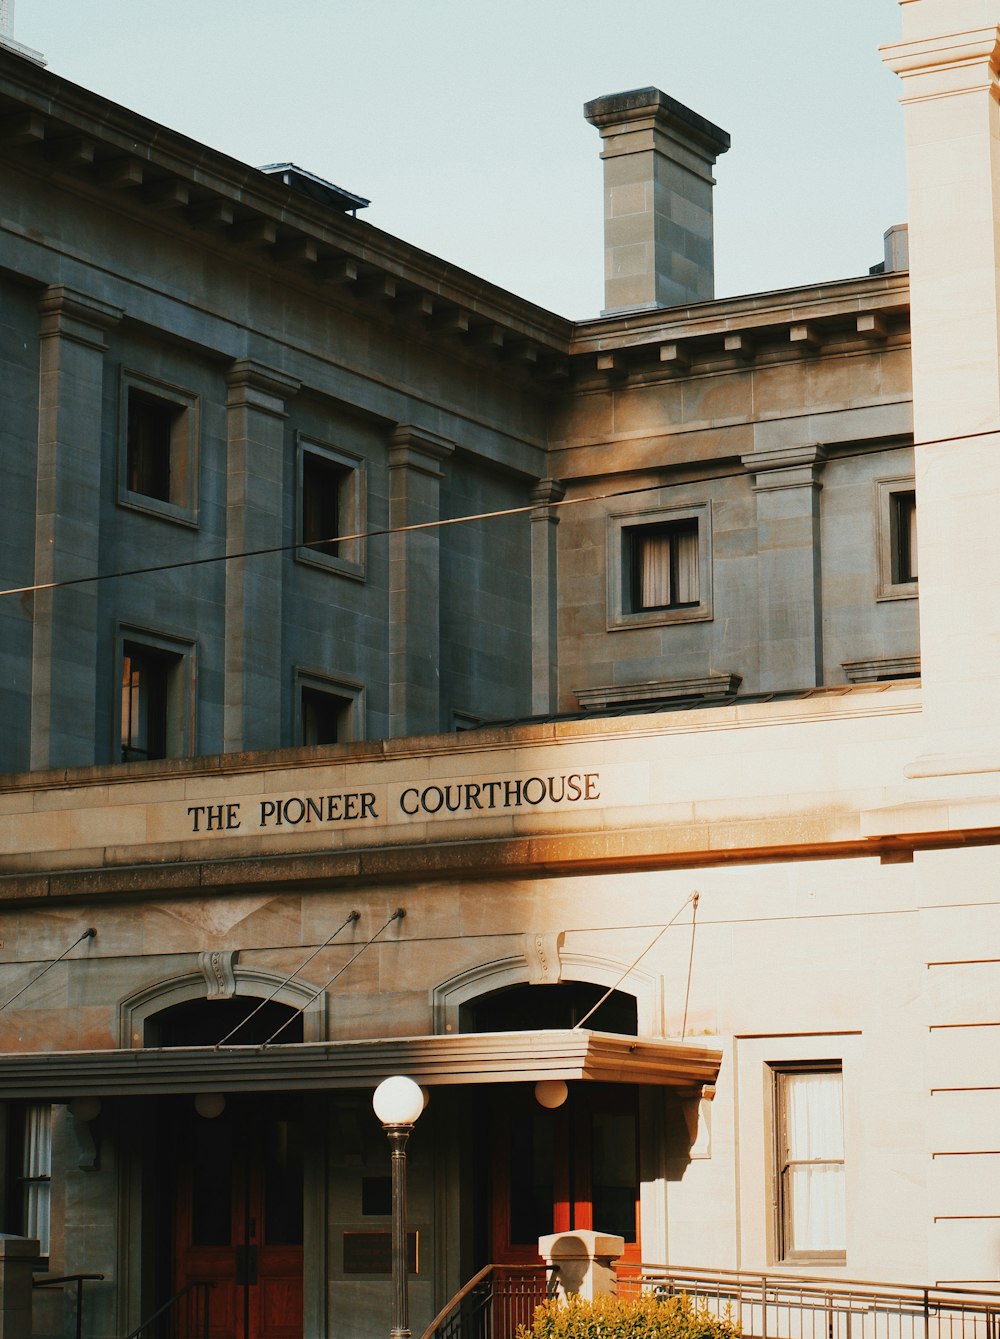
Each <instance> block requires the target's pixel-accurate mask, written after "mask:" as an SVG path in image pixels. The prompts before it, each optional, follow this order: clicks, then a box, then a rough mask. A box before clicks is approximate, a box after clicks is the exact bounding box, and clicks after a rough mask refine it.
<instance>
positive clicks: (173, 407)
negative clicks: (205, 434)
mask: <svg viewBox="0 0 1000 1339" xmlns="http://www.w3.org/2000/svg"><path fill="white" fill-rule="evenodd" d="M197 408H198V404H197V398H196V397H195V396H194V395H192V394H191V393H190V392H188V391H183V390H180V389H178V388H176V387H172V386H167V385H164V384H161V383H159V382H153V381H149V380H147V379H146V378H143V377H140V376H138V374H136V373H134V372H126V373H124V375H123V383H122V419H123V444H122V451H121V473H120V495H119V501H120V502H122V503H124V504H125V505H127V506H130V507H138V508H139V509H141V510H144V511H152V512H155V513H156V514H157V515H160V516H165V517H167V518H169V519H170V520H175V521H182V522H187V523H194V521H195V478H196V473H197V446H198V413H197Z"/></svg>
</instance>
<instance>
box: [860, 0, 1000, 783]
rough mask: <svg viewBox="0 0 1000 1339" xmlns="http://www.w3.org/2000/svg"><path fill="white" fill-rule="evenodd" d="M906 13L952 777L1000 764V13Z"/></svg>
mask: <svg viewBox="0 0 1000 1339" xmlns="http://www.w3.org/2000/svg"><path fill="white" fill-rule="evenodd" d="M901 13H902V20H903V40H902V41H901V42H898V43H896V44H894V45H892V46H888V47H885V48H883V57H884V59H885V62H886V64H887V65H889V67H890V68H891V69H893V70H894V71H895V72H896V73H897V74H898V75H900V77H901V79H902V93H901V99H900V100H901V101H902V103H903V108H904V114H905V124H906V142H907V178H908V192H909V202H908V205H909V207H908V214H909V250H910V302H911V332H912V347H913V354H912V363H913V422H914V438H915V450H914V457H915V475H916V494H917V514H918V529H919V544H920V664H921V678H922V681H923V699H924V711H925V716H926V721H927V726H928V728H929V731H930V734H931V739H930V750H931V752H933V753H942V754H945V755H951V759H952V760H951V762H948V761H947V760H946V759H943V760H942V762H941V767H940V768H939V769H938V770H958V771H961V770H965V764H964V763H962V761H961V756H962V755H963V754H968V753H977V754H978V753H981V752H982V751H983V750H984V749H989V751H990V753H991V756H992V757H993V759H994V762H993V764H992V765H993V766H994V767H996V766H1000V698H998V696H997V691H996V685H997V683H1000V541H998V539H997V533H998V532H997V516H998V514H1000V269H998V267H997V228H998V226H1000V105H998V99H1000V77H998V65H1000V0H905V3H903V4H902V5H901ZM930 770H931V771H933V770H935V768H934V766H931V768H930ZM972 770H977V771H981V770H982V768H981V767H980V766H979V764H976V765H975V766H974V767H973V768H972Z"/></svg>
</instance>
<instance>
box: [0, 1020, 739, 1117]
mask: <svg viewBox="0 0 1000 1339" xmlns="http://www.w3.org/2000/svg"><path fill="white" fill-rule="evenodd" d="M721 1059H722V1056H721V1053H720V1052H719V1051H716V1050H711V1049H709V1048H708V1047H704V1046H697V1045H694V1044H693V1043H691V1042H683V1041H661V1040H658V1039H656V1038H650V1037H627V1036H621V1035H619V1034H612V1033H607V1032H587V1031H584V1030H582V1029H581V1030H580V1031H571V1030H552V1031H542V1032H477V1033H459V1034H454V1033H452V1034H448V1035H446V1036H435V1037H392V1038H385V1039H383V1038H378V1039H368V1040H364V1041H325V1042H295V1043H291V1044H289V1045H284V1046H282V1045H274V1046H268V1047H266V1048H261V1047H259V1046H226V1047H221V1048H219V1049H216V1048H215V1047H214V1046H178V1047H155V1048H154V1047H149V1048H145V1049H143V1050H116V1051H111V1050H108V1051H45V1052H33V1053H30V1054H20V1055H19V1054H11V1053H7V1054H3V1055H0V1094H2V1095H3V1096H4V1097H34V1098H39V1097H42V1098H49V1099H51V1100H52V1101H60V1100H63V1101H68V1100H69V1099H70V1098H73V1097H84V1096H88V1097H89V1096H95V1097H106V1096H107V1097H109V1096H114V1095H133V1094H134V1095H139V1094H143V1093H199V1092H279V1091H280V1092H296V1091H297V1092H308V1091H312V1092H316V1091H330V1090H334V1089H342V1088H374V1087H375V1086H376V1085H377V1084H379V1083H380V1082H381V1081H382V1079H384V1078H386V1077H388V1076H389V1075H390V1074H406V1075H408V1076H409V1077H410V1078H411V1079H414V1080H415V1081H416V1082H417V1083H420V1084H424V1085H425V1086H426V1085H436V1084H452V1085H459V1086H461V1085H465V1084H480V1083H534V1082H537V1081H538V1080H539V1079H565V1080H566V1081H567V1082H571V1081H573V1080H580V1081H583V1082H600V1083H641V1084H657V1085H660V1086H666V1087H674V1088H682V1089H685V1090H687V1091H689V1092H690V1091H691V1090H694V1089H701V1088H703V1087H705V1086H711V1085H713V1084H714V1083H715V1080H716V1076H717V1075H718V1072H719V1065H720V1063H721Z"/></svg>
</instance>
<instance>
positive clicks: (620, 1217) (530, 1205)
mask: <svg viewBox="0 0 1000 1339" xmlns="http://www.w3.org/2000/svg"><path fill="white" fill-rule="evenodd" d="M490 1101H491V1107H492V1121H491V1125H492V1149H493V1164H492V1174H491V1187H490V1189H491V1194H490V1205H491V1213H490V1218H491V1221H490V1258H491V1260H492V1261H493V1262H495V1263H496V1264H511V1265H513V1264H525V1265H527V1264H537V1263H538V1261H539V1258H540V1257H539V1255H538V1238H539V1237H541V1236H547V1235H548V1234H549V1233H552V1232H571V1231H572V1230H573V1229H574V1228H596V1229H597V1230H598V1231H599V1232H609V1233H613V1234H615V1235H618V1236H622V1237H624V1238H625V1256H624V1258H625V1259H626V1260H627V1261H633V1260H634V1261H638V1260H639V1259H640V1254H639V1173H638V1166H639V1148H638V1116H637V1102H636V1094H635V1091H634V1089H631V1088H627V1087H624V1086H622V1087H618V1086H616V1085H607V1084H574V1085H572V1086H571V1088H570V1093H569V1097H568V1098H567V1100H566V1102H565V1103H564V1104H563V1106H561V1107H557V1108H556V1109H555V1110H554V1111H549V1110H546V1109H545V1108H543V1107H541V1106H539V1105H538V1103H537V1102H536V1101H535V1095H534V1086H533V1085H532V1084H523V1085H521V1084H518V1085H517V1086H511V1087H510V1088H504V1089H503V1090H502V1093H500V1094H499V1095H498V1096H497V1097H496V1098H494V1097H493V1095H492V1094H491V1098H490Z"/></svg>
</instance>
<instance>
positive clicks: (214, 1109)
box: [194, 1093, 226, 1120]
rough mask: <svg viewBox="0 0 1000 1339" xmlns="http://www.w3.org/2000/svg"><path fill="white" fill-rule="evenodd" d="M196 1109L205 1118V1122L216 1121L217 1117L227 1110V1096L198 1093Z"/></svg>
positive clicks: (195, 1101)
mask: <svg viewBox="0 0 1000 1339" xmlns="http://www.w3.org/2000/svg"><path fill="white" fill-rule="evenodd" d="M194 1109H195V1111H197V1113H198V1115H199V1116H204V1118H205V1120H215V1118H216V1116H221V1115H222V1113H223V1112H224V1111H225V1109H226V1097H225V1094H224V1093H197V1094H196V1095H195V1099H194Z"/></svg>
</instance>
